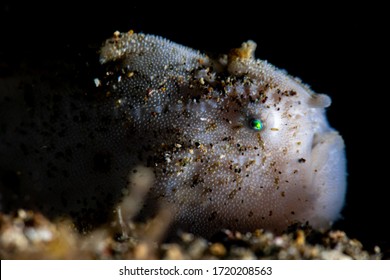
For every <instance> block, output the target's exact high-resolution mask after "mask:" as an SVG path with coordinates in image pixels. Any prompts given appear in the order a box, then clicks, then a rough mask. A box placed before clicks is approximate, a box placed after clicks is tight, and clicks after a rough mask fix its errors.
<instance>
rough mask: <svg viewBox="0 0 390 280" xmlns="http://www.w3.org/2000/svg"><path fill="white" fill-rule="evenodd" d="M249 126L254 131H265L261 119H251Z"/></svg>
mask: <svg viewBox="0 0 390 280" xmlns="http://www.w3.org/2000/svg"><path fill="white" fill-rule="evenodd" d="M249 125H250V127H251V128H252V129H254V130H257V131H260V130H262V129H263V127H264V125H263V122H262V121H261V120H259V119H251V120H250V121H249Z"/></svg>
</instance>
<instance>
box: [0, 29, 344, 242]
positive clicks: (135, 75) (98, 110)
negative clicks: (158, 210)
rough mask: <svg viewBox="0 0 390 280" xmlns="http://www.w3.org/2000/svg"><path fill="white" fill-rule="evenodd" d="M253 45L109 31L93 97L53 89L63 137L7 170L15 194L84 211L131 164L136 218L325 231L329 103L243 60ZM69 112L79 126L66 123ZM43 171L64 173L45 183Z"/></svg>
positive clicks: (340, 147)
mask: <svg viewBox="0 0 390 280" xmlns="http://www.w3.org/2000/svg"><path fill="white" fill-rule="evenodd" d="M255 47H256V46H255V43H254V42H251V41H249V42H247V43H244V44H242V46H241V48H238V49H233V50H232V51H231V52H230V53H229V54H228V55H224V56H220V57H218V58H210V57H208V56H206V55H204V54H201V53H199V52H197V51H194V50H192V49H190V48H186V47H183V46H181V45H178V44H175V43H172V42H170V41H168V40H166V39H163V38H160V37H156V36H152V35H144V34H136V33H133V32H128V33H119V32H116V33H115V34H114V37H113V38H111V39H109V40H107V41H106V43H105V44H104V45H103V47H102V49H101V55H100V62H101V63H102V65H103V67H105V68H106V71H105V73H106V76H105V77H101V78H100V79H99V84H101V87H100V89H101V88H103V89H104V98H102V100H100V99H99V102H98V103H97V104H92V105H91V104H90V103H87V101H83V100H81V101H80V100H79V99H78V98H75V97H74V95H70V96H69V97H68V96H65V99H70V100H71V101H61V102H62V103H61V104H62V105H61V106H62V107H66V108H67V109H61V110H62V116H61V117H60V119H61V120H60V121H58V124H56V123H54V124H53V126H54V127H53V130H55V131H59V130H60V128H61V129H63V126H64V125H65V127H66V128H67V133H66V135H65V136H63V135H62V137H56V136H52V137H51V138H50V144H49V145H53V151H52V152H47V151H45V153H46V154H45V156H44V158H43V159H42V155H41V157H40V158H39V153H38V155H37V154H33V155H29V158H28V160H27V161H25V162H24V163H23V164H17V163H14V162H16V161H15V160H14V161H12V163H11V164H10V165H9V166H12V168H13V170H21V171H20V173H19V174H28V172H30V173H31V174H30V175H28V176H27V175H26V177H23V178H22V184H23V183H24V184H29V186H28V187H24V188H22V190H23V191H22V192H26V193H28V195H29V197H34V195H36V193H38V194H39V195H36V196H38V197H39V199H37V198H35V201H37V203H40V204H42V205H45V207H48V206H47V205H50V207H49V209H51V210H52V211H54V210H58V211H59V212H60V211H63V210H64V209H66V211H64V212H69V213H83V212H88V210H89V209H93V208H94V207H98V206H99V205H101V203H104V201H106V200H107V201H111V200H112V202H115V201H116V200H118V199H120V196H121V193H122V190H123V189H124V188H126V187H127V184H128V182H127V181H128V178H129V176H128V175H129V172H130V173H134V172H137V168H138V167H139V166H143V167H147V168H150V169H151V170H152V171H153V173H154V183H153V185H152V187H151V189H150V191H149V196H148V199H147V201H146V202H145V206H144V209H143V210H142V211H141V215H146V213H147V212H149V211H148V210H150V208H153V207H155V206H156V205H158V204H160V202H161V203H164V204H165V205H169V206H170V207H171V208H172V209H173V213H174V217H173V220H174V224H175V226H178V227H180V228H183V229H186V230H190V231H192V232H194V233H198V234H203V235H210V234H213V233H215V232H216V231H218V230H219V229H222V228H229V229H233V230H241V231H247V230H254V229H256V228H266V229H270V230H274V231H278V232H280V231H283V230H285V229H286V228H287V227H288V226H290V225H292V224H294V223H306V222H308V223H309V224H310V225H312V226H313V227H315V228H317V229H326V228H329V227H330V226H331V224H332V222H333V221H335V220H336V219H337V218H339V216H340V211H341V209H342V206H343V204H344V198H345V192H346V160H345V153H344V143H343V140H342V138H341V137H340V135H339V134H338V133H337V132H336V131H335V130H334V129H332V128H331V127H330V126H329V124H328V122H327V120H326V116H325V108H326V107H328V106H329V105H330V103H331V101H330V98H329V97H328V96H326V95H323V94H315V93H314V92H312V91H311V90H310V89H309V88H308V87H307V86H306V85H304V84H302V83H301V82H300V81H299V80H298V79H295V78H293V77H291V76H289V75H287V74H286V73H285V72H283V71H281V70H278V69H276V68H275V67H273V66H272V65H270V64H268V63H267V62H265V61H261V60H255V59H254V50H255ZM99 94H102V92H100V93H99ZM88 102H91V101H88ZM63 104H65V105H63ZM69 104H71V105H69ZM63 115H65V117H64V116H63ZM80 115H83V116H84V115H85V116H86V119H87V121H86V123H84V124H83V123H77V124H74V123H69V120H74V119H77V118H75V116H80ZM41 117H42V116H41ZM37 118H38V117H37ZM34 122H35V127H34V129H31V130H29V131H28V133H30V134H34V136H32V137H31V138H30V139H32V140H31V141H32V142H33V143H37V142H44V141H43V140H42V139H44V135H39V136H38V135H37V132H36V131H37V128H36V127H37V126H39V125H41V123H42V122H41V121H38V120H37V119H34ZM40 122H41V123H40ZM38 131H39V129H38ZM91 133H92V134H93V137H92V136H90V134H91ZM9 142H10V141H9ZM7 143H8V142H7ZM80 143H81V145H85V147H83V148H82V149H80ZM2 144H3V146H0V148H1V149H2V151H1V152H3V153H4V151H3V150H4V148H3V147H4V146H6V145H5V144H4V143H2ZM8 147H9V145H8ZM77 147H79V148H77ZM15 149H16V150H17V149H21V148H20V145H19V148H15ZM23 149H24V150H25V147H23ZM66 150H67V151H71V152H73V153H72V154H73V156H72V158H69V159H68V160H67V161H66V160H64V159H63V157H66V156H67V153H66ZM47 153H48V154H47ZM16 154H21V152H20V151H19V152H17V153H16ZM54 155H57V156H58V155H59V159H56V157H55V156H54ZM38 158H39V159H38ZM96 161H98V162H100V161H103V162H104V163H105V164H103V165H102V166H101V165H99V164H96ZM48 163H50V164H51V165H50V164H48ZM1 164H2V166H1V167H2V168H3V169H4V166H5V165H6V164H5V162H4V161H3V160H2V162H1ZM33 164H35V166H38V165H41V166H44V167H42V168H41V167H36V168H35V169H34V168H33V167H32V165H33ZM9 166H8V168H9ZM48 166H55V169H56V170H57V169H59V170H63V172H62V174H66V175H67V176H68V177H69V179H68V180H63V178H62V177H61V176H60V175H56V173H55V174H54V175H53V176H51V177H50V178H49V179H48V178H46V177H45V175H42V174H46V173H45V171H47V168H49V167H48ZM37 170H39V171H37ZM64 171H66V172H64ZM21 176H23V175H21ZM31 188H32V189H34V191H30V190H29V189H31ZM49 188H50V191H49ZM43 196H44V197H45V198H42V197H43ZM64 197H65V198H64ZM91 197H93V202H91V199H90V198H91ZM107 197H109V198H110V199H107ZM75 198H77V199H75ZM64 199H65V200H66V203H63V200H64ZM3 200H4V198H3ZM77 201H81V202H77Z"/></svg>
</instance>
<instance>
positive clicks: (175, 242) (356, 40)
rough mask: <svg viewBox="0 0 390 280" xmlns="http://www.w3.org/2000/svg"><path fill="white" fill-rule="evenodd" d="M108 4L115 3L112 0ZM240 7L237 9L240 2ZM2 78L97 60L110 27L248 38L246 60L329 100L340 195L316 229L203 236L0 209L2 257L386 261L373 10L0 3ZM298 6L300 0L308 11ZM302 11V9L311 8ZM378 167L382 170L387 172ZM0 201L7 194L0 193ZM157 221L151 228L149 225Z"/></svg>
mask: <svg viewBox="0 0 390 280" xmlns="http://www.w3.org/2000/svg"><path fill="white" fill-rule="evenodd" d="M113 4H114V3H113ZM244 5H246V6H244ZM0 8H1V11H0V31H1V36H2V44H1V46H0V79H1V78H3V77H7V76H9V75H13V76H15V77H17V76H18V71H15V69H18V65H21V64H23V65H27V67H28V64H29V63H35V62H37V61H38V62H39V63H42V64H44V63H45V62H50V61H59V62H61V61H63V62H64V64H66V63H67V62H66V61H68V59H69V58H71V57H78V58H77V59H78V61H80V57H81V58H82V57H83V55H85V54H88V55H87V56H91V57H93V56H96V58H97V54H96V50H97V49H98V48H99V46H100V44H101V43H102V42H103V40H105V39H106V38H108V37H110V36H111V34H112V33H113V32H114V31H115V30H120V31H127V30H129V29H133V30H135V31H136V32H145V33H151V34H157V35H161V36H162V37H166V38H169V39H170V40H172V41H175V42H178V43H181V44H184V45H187V46H190V47H193V48H195V49H199V50H202V51H208V52H213V53H223V52H226V51H227V50H229V49H231V48H233V47H237V46H239V45H240V44H241V42H243V41H245V40H248V39H252V40H254V41H256V42H257V43H258V50H257V51H256V56H257V57H258V58H261V59H266V60H268V61H269V62H270V63H272V64H274V65H276V66H278V67H280V68H284V69H286V70H287V71H288V72H289V73H290V74H292V75H294V76H298V77H300V78H301V79H302V80H303V81H304V82H305V83H307V84H309V85H310V86H311V87H312V89H313V90H314V91H316V92H319V93H326V94H328V95H330V96H331V98H332V100H333V104H332V106H331V107H330V109H329V110H328V118H329V121H330V123H331V124H332V126H334V127H335V128H336V129H337V130H338V131H339V132H340V134H341V135H342V136H343V138H344V140H345V143H346V152H347V159H348V193H347V198H346V205H345V207H344V210H343V212H342V216H343V218H342V219H340V220H339V221H338V222H336V223H335V224H334V226H333V228H332V229H331V230H330V231H328V232H325V233H320V232H316V231H313V230H310V229H309V228H295V229H291V230H290V231H289V232H288V233H286V234H283V235H274V234H272V233H270V232H266V231H263V230H260V229H259V230H257V231H255V232H252V233H238V232H231V231H229V230H223V231H221V232H220V233H219V234H216V235H215V236H213V237H212V238H211V239H209V240H206V239H204V238H201V237H196V236H193V235H192V234H190V233H184V232H181V233H178V234H176V235H174V236H173V237H171V238H170V239H165V238H164V237H163V236H164V232H163V231H161V230H158V223H156V222H155V221H154V223H155V224H153V221H151V225H144V224H134V223H131V224H130V225H129V226H128V229H127V232H126V234H127V236H124V235H123V232H122V229H121V228H120V227H118V225H117V223H116V222H115V220H113V221H112V222H111V223H108V224H106V225H105V226H101V227H98V228H97V229H95V230H94V231H92V232H89V233H88V234H81V233H78V232H77V231H76V230H74V228H73V226H72V223H71V221H55V222H50V221H49V220H47V219H46V218H45V217H44V216H42V215H41V214H40V213H39V212H30V211H28V210H19V211H14V212H13V213H2V214H1V215H0V258H1V259H15V258H16V259H20V258H50V259H57V258H60V259H62V258H65V259H72V258H83V259H84V258H86V259H90V258H92V259H95V258H97V259H112V258H114V259H115V258H131V259H133V258H136V259H137V258H138V259H145V258H146V259H148V258H157V259H160V258H164V259H203V258H205V259H210V258H222V259H253V258H269V259H349V258H352V259H381V258H383V259H389V258H390V230H389V229H388V225H387V224H388V222H387V220H388V219H387V216H388V214H389V211H390V207H389V203H388V196H387V195H386V189H387V185H388V184H387V183H386V182H387V181H388V180H387V179H386V172H387V166H386V164H382V163H380V161H379V160H378V159H377V156H378V155H382V156H381V157H382V158H384V159H385V156H386V147H387V143H386V139H384V138H383V137H382V136H381V135H382V133H383V129H386V127H387V126H386V124H385V122H386V120H387V119H388V116H386V109H385V108H386V102H385V101H382V99H381V96H382V95H383V94H385V93H386V91H387V89H386V86H385V83H384V82H383V81H384V80H383V79H382V76H383V74H381V70H380V65H381V64H383V62H382V53H383V52H382V49H381V48H382V45H383V44H382V43H381V40H382V37H383V36H380V34H381V28H382V26H383V25H382V23H381V18H382V17H380V16H376V17H374V19H371V20H370V21H368V20H366V18H367V15H369V14H375V13H379V11H380V8H378V7H375V8H374V7H359V6H356V5H355V6H354V7H349V8H348V9H343V8H341V7H331V6H329V7H322V8H321V9H318V8H314V7H312V9H309V11H307V10H305V11H303V10H302V9H301V8H300V7H296V6H295V7H283V8H284V9H283V10H281V8H282V7H277V6H275V7H268V6H267V7H266V6H262V7H261V9H260V10H259V9H254V8H252V7H251V6H250V5H249V4H245V3H241V4H240V5H239V6H238V7H236V8H233V7H225V6H220V7H217V8H215V9H214V8H210V7H207V6H205V4H204V3H203V4H202V3H193V4H192V5H190V6H189V7H188V8H186V7H183V8H181V9H180V8H179V11H180V12H176V11H174V9H171V7H170V6H169V4H164V5H162V6H161V7H155V6H153V5H151V6H150V5H144V4H143V5H141V4H139V3H137V2H128V3H127V4H126V5H121V4H117V5H116V4H115V6H110V5H109V4H107V5H104V6H102V7H100V6H97V5H90V6H85V7H84V6H74V5H72V4H70V3H65V2H56V3H55V4H48V5H40V4H36V3H34V4H24V5H18V3H17V2H14V3H12V4H9V3H4V4H1V5H0ZM306 8H307V7H306ZM309 8H310V7H309ZM387 173H388V172H387ZM2 199H6V198H4V197H3V198H2ZM156 228H157V229H156Z"/></svg>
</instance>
